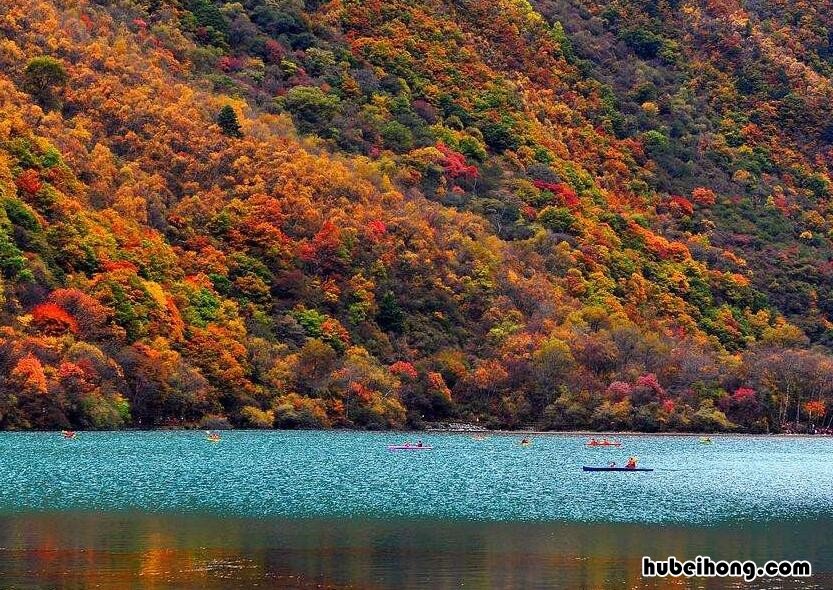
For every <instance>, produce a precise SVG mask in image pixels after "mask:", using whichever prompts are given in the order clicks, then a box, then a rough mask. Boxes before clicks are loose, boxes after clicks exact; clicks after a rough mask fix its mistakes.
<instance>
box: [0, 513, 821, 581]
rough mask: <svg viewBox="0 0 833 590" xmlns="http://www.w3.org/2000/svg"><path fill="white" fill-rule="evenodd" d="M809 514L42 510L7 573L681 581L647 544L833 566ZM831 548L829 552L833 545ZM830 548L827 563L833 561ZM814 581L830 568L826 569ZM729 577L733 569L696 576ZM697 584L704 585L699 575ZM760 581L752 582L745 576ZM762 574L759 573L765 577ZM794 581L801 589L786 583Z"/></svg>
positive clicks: (12, 548) (32, 518)
mask: <svg viewBox="0 0 833 590" xmlns="http://www.w3.org/2000/svg"><path fill="white" fill-rule="evenodd" d="M824 528H825V527H819V526H818V523H814V524H812V525H809V524H808V525H800V524H796V523H792V524H790V525H751V524H750V525H745V526H737V527H732V528H700V529H697V528H675V527H666V528H655V527H649V526H643V525H609V524H557V523H473V522H466V521H456V522H455V521H442V522H438V521H382V520H369V521H368V520H347V521H332V520H296V521H286V520H239V519H222V518H214V517H203V516H188V517H186V516H176V517H169V516H155V515H137V514H94V513H82V514H75V513H72V514H37V515H18V516H6V517H3V518H2V520H0V543H2V546H3V547H5V548H6V549H5V550H3V551H0V571H1V572H3V573H2V574H0V585H3V586H5V585H6V584H12V585H21V586H25V587H42V588H104V589H107V588H153V589H155V590H157V589H159V590H161V589H167V588H177V589H183V588H204V589H214V588H217V589H219V588H223V589H226V588H249V587H254V585H255V584H257V585H260V586H261V587H269V588H278V589H288V588H293V589H295V588H297V589H307V588H310V589H311V588H316V589H319V588H325V589H331V590H340V589H342V588H361V589H363V590H364V589H367V590H375V589H380V590H381V589H387V588H390V589H409V588H432V589H444V588H459V587H464V588H592V589H607V588H611V589H613V588H684V587H687V586H686V585H685V584H682V583H681V581H680V580H659V581H655V580H652V581H650V583H646V581H645V580H643V579H642V578H641V575H640V562H641V556H642V555H651V556H653V557H654V558H658V559H660V558H665V557H667V556H669V555H674V556H677V557H679V558H684V559H685V558H693V557H695V556H697V555H710V556H712V557H713V558H715V559H756V560H758V561H760V562H763V561H764V560H765V559H770V558H786V557H787V555H785V554H783V552H784V551H785V550H788V551H790V552H792V553H790V555H789V556H790V557H795V556H797V555H801V556H802V557H804V558H807V559H810V560H811V561H812V562H814V567H815V569H816V571H820V570H824V569H827V570H830V569H831V565H833V563H830V556H831V555H833V551H831V550H830V549H831V541H829V540H828V539H824V538H822V537H820V536H819V533H818V531H820V530H823V529H824ZM824 555H826V556H827V557H823V556H824ZM825 559H826V560H827V562H825ZM814 581H815V582H818V583H824V582H825V581H827V582H830V581H833V576H829V575H828V576H827V577H824V576H817V578H816V579H815V580H814ZM698 584H699V586H697V587H705V588H723V587H725V581H723V580H714V581H711V582H706V583H704V582H703V581H699V582H698ZM691 587H695V586H694V585H692V586H691ZM749 587H750V588H754V587H755V586H754V585H753V586H749ZM761 587H763V586H761ZM783 587H784V588H792V587H798V586H791V585H790V584H789V583H786V584H784V586H783Z"/></svg>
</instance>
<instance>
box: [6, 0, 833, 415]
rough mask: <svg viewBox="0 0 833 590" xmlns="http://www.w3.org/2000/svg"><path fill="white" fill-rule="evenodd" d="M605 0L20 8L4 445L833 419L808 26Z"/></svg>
mask: <svg viewBox="0 0 833 590" xmlns="http://www.w3.org/2000/svg"><path fill="white" fill-rule="evenodd" d="M608 4H609V5H607V6H605V7H601V5H600V4H599V3H597V2H590V1H589V0H588V1H587V2H585V1H584V0H577V1H576V2H575V3H572V4H571V3H556V2H549V1H548V0H540V1H536V2H533V3H527V2H514V1H509V0H496V1H483V0H476V1H472V2H465V3H459V2H448V1H444V0H438V1H435V2H427V1H422V0H381V1H376V2H355V1H343V2H326V3H322V2H306V3H299V2H248V1H247V2H242V3H229V2H220V1H219V0H216V1H215V0H200V1H199V2H174V1H169V0H157V1H154V2H145V1H140V0H124V1H120V2H92V1H88V0H81V1H79V2H73V3H66V2H58V1H57V0H23V1H21V2H11V3H4V4H3V5H2V6H0V66H2V67H0V427H2V428H15V429H20V428H65V427H84V428H118V427H125V426H130V427H199V426H206V427H211V428H214V427H219V426H223V425H230V426H245V427H251V428H276V427H277V428H319V427H321V428H326V427H350V428H366V429H384V428H401V427H405V426H409V427H422V426H424V425H425V424H426V423H428V422H432V421H437V420H452V419H453V420H471V421H475V420H477V421H479V423H480V424H483V425H486V426H490V427H503V428H507V427H509V428H517V427H521V426H529V425H534V426H537V427H541V428H552V429H569V428H594V429H599V430H605V429H638V430H645V431H660V430H667V431H674V430H678V431H686V430H705V431H712V430H744V431H779V430H786V429H798V430H801V429H810V428H817V427H822V428H823V427H827V426H829V425H830V421H831V420H833V413H831V412H829V408H830V407H831V405H830V404H831V398H833V385H831V384H832V383H833V379H831V378H830V377H831V376H833V360H831V356H830V354H829V350H828V348H829V346H830V345H831V343H833V303H831V302H833V287H831V285H833V280H831V279H833V265H831V264H830V260H831V259H833V245H832V244H831V238H832V237H833V225H832V222H833V217H831V209H830V178H831V177H830V166H833V152H831V150H830V142H831V139H833V135H831V132H830V129H829V114H830V112H829V111H830V104H833V103H831V101H830V98H831V97H833V91H832V90H831V86H830V74H831V72H830V71H829V67H828V66H827V65H825V64H827V62H828V61H829V60H827V57H829V56H827V57H825V56H826V53H825V51H826V50H823V49H820V48H823V47H826V45H827V44H828V43H827V40H826V37H825V36H824V35H823V34H822V29H823V28H824V27H821V26H820V27H813V26H810V24H807V23H806V22H804V21H802V20H801V19H796V18H794V15H792V13H791V12H790V9H789V8H787V7H786V4H785V5H783V6H782V5H778V6H776V5H775V4H773V3H765V4H767V6H769V8H768V9H766V10H765V9H763V8H760V9H758V8H752V7H749V8H743V9H742V8H740V7H736V8H737V10H734V9H732V10H729V9H728V8H731V7H728V5H726V6H723V5H720V6H717V5H714V6H712V7H711V8H709V7H700V6H694V5H686V6H684V7H682V8H681V9H680V10H676V9H674V8H672V7H671V6H670V5H668V6H666V3H659V4H657V6H656V7H653V8H651V9H650V10H649V9H648V8H645V5H644V3H633V2H626V1H625V0H613V1H612V2H610V3H608ZM567 5H570V6H571V7H574V8H575V7H579V8H580V9H572V8H571V9H567V8H565V7H566V6H567ZM727 7H728V8H727ZM805 9H806V10H812V11H813V12H812V15H813V19H816V20H817V21H818V22H820V23H826V24H825V26H827V28H831V27H833V22H829V21H830V18H831V16H830V14H827V13H824V12H823V11H818V10H815V9H813V8H812V7H810V6H809V5H808V3H806V2H804V3H802V10H805ZM744 11H750V12H749V13H746V12H744ZM752 11H757V12H756V14H752ZM542 15H544V16H542ZM545 16H546V18H545ZM752 16H754V17H755V18H751V17H752ZM764 21H766V22H764ZM814 22H815V21H814ZM828 25H829V26H828ZM677 31H686V34H685V35H679V34H677V33H676V32H677ZM776 33H777V35H776ZM776 37H777V38H778V39H779V41H778V42H777V43H776V42H773V39H775V38H776ZM782 40H787V41H789V42H788V43H783V42H782ZM785 45H786V46H788V47H789V50H787V49H785V48H784V47H785ZM822 54H824V55H822ZM612 55H615V56H617V58H618V59H615V60H611V59H607V58H606V57H605V56H608V57H609V56H612ZM579 56H581V57H579ZM614 62H615V63H617V64H623V65H619V66H617V68H620V69H618V70H616V71H613V72H611V71H609V70H608V69H607V68H610V67H612V66H610V64H611V63H614ZM634 64H636V65H634ZM649 80H650V82H649Z"/></svg>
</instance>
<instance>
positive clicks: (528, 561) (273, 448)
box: [0, 431, 833, 589]
mask: <svg viewBox="0 0 833 590" xmlns="http://www.w3.org/2000/svg"><path fill="white" fill-rule="evenodd" d="M417 436H420V437H421V438H422V440H423V441H424V443H426V444H430V445H432V446H433V447H434V449H433V450H432V451H423V452H404V453H392V452H389V451H387V449H386V445H387V444H391V443H396V442H402V441H403V440H405V439H407V438H409V439H410V440H412V441H413V440H416V438H417ZM519 440H520V437H518V436H491V437H490V438H489V439H488V440H485V441H475V440H472V438H471V437H470V436H467V435H464V434H420V435H416V434H407V435H403V434H398V433H355V432H252V431H233V432H224V433H223V439H222V441H220V442H219V443H210V442H208V441H206V440H205V435H204V434H203V433H201V432H123V433H112V432H106V433H86V432H84V433H79V436H78V438H77V439H76V440H63V439H62V438H61V437H60V435H58V434H54V433H2V434H0V471H1V472H2V474H3V486H2V487H0V587H2V588H154V589H162V588H250V587H269V588H339V589H340V588H373V589H376V588H378V589H388V588H390V589H399V588H461V587H462V588H562V587H563V588H623V587H627V588H666V587H667V588H681V587H683V588H687V587H690V588H726V587H737V588H772V589H775V588H830V587H831V586H833V537H831V535H830V534H829V531H830V530H831V529H830V524H831V523H833V469H831V466H830V461H831V456H833V453H831V451H833V440H830V439H822V438H792V437H728V436H725V437H724V436H716V437H714V440H715V442H714V444H712V445H702V444H700V443H699V441H698V439H697V438H696V437H684V436H622V437H620V440H622V442H623V443H624V446H623V447H622V448H621V449H616V448H586V447H585V446H584V442H585V441H586V440H587V437H586V436H576V435H547V436H535V437H533V444H532V445H531V446H530V447H526V448H524V447H521V446H520V445H519V444H518V443H519ZM629 455H636V456H638V457H639V459H640V465H641V466H646V467H653V468H654V469H655V470H656V471H654V472H650V473H585V472H583V471H582V470H581V467H582V465H605V464H607V463H608V462H610V461H616V462H617V463H619V464H623V463H624V462H625V459H626V458H627V457H628V456H629ZM642 555H650V556H651V557H653V558H655V559H664V558H666V557H667V556H669V555H674V556H676V557H678V558H681V559H693V558H694V557H696V556H697V555H709V556H711V557H713V558H715V559H754V560H757V561H759V562H763V561H765V560H767V559H806V560H809V561H811V562H812V564H813V568H814V573H815V574H816V575H814V577H813V578H812V579H811V580H804V581H803V582H802V581H780V580H759V581H756V582H753V583H752V584H746V585H744V584H742V583H740V582H738V581H736V580H735V581H732V582H730V581H728V580H719V579H715V580H699V581H693V582H690V583H689V584H688V585H686V584H685V582H687V581H686V580H665V581H659V582H657V581H648V580H643V579H642V578H641V577H640V575H639V566H640V560H641V557H642ZM623 582H624V585H623Z"/></svg>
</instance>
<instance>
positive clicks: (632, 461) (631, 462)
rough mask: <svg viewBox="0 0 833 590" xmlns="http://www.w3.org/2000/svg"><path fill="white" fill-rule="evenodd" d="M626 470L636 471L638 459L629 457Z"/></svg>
mask: <svg viewBox="0 0 833 590" xmlns="http://www.w3.org/2000/svg"><path fill="white" fill-rule="evenodd" d="M625 469H636V457H628V462H627V463H626V464H625Z"/></svg>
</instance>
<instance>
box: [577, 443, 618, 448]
mask: <svg viewBox="0 0 833 590" xmlns="http://www.w3.org/2000/svg"><path fill="white" fill-rule="evenodd" d="M584 446H586V447H621V446H622V443H619V442H618V443H596V444H593V443H587V444H586V445H584Z"/></svg>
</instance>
